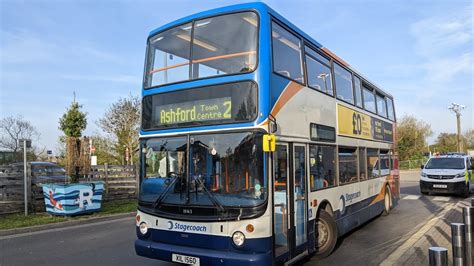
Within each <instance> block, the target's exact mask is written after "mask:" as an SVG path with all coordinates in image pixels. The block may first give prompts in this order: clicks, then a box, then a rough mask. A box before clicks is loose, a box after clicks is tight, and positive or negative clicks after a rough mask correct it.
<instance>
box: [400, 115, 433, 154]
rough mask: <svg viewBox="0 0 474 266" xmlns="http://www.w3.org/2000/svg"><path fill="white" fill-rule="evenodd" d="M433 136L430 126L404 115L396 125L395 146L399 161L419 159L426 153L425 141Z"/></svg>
mask: <svg viewBox="0 0 474 266" xmlns="http://www.w3.org/2000/svg"><path fill="white" fill-rule="evenodd" d="M432 134H433V131H432V130H431V126H430V125H429V124H427V123H426V122H424V121H423V120H418V119H416V118H415V117H414V116H410V115H405V116H403V117H402V118H401V119H400V120H399V122H398V124H397V145H398V153H399V157H400V160H410V159H420V158H422V157H423V153H424V152H426V151H427V150H428V149H427V142H426V139H427V138H428V137H429V136H431V135H432Z"/></svg>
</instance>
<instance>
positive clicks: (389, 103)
mask: <svg viewBox="0 0 474 266" xmlns="http://www.w3.org/2000/svg"><path fill="white" fill-rule="evenodd" d="M387 109H388V119H390V120H392V121H393V120H395V112H394V109H393V100H392V99H390V98H388V97H387Z"/></svg>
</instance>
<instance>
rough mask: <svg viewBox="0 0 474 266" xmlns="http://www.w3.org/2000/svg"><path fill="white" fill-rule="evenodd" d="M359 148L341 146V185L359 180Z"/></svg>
mask: <svg viewBox="0 0 474 266" xmlns="http://www.w3.org/2000/svg"><path fill="white" fill-rule="evenodd" d="M357 164H358V161H357V149H356V148H339V182H340V184H341V185H343V184H347V183H352V182H357V181H358V177H357Z"/></svg>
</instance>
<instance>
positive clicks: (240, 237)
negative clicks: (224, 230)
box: [232, 231, 245, 247]
mask: <svg viewBox="0 0 474 266" xmlns="http://www.w3.org/2000/svg"><path fill="white" fill-rule="evenodd" d="M232 241H234V244H235V245H236V246H238V247H241V246H242V245H243V244H244V242H245V235H244V233H242V232H240V231H237V232H235V233H234V234H233V235H232Z"/></svg>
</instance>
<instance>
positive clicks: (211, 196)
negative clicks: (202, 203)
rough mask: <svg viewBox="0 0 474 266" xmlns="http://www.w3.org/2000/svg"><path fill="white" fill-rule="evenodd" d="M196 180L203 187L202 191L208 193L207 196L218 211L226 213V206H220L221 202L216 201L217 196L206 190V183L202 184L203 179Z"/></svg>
mask: <svg viewBox="0 0 474 266" xmlns="http://www.w3.org/2000/svg"><path fill="white" fill-rule="evenodd" d="M194 180H196V181H197V182H198V183H199V185H201V187H202V189H203V190H204V191H205V192H206V193H207V195H208V196H209V198H210V199H211V201H212V203H213V204H214V206H216V207H217V209H219V211H220V212H224V211H225V209H224V206H222V204H220V203H219V201H218V200H217V199H216V196H214V195H212V193H211V192H210V191H209V190H208V189H207V188H206V186H205V185H204V182H202V180H201V178H199V177H198V178H196V179H194ZM196 191H197V189H196Z"/></svg>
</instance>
